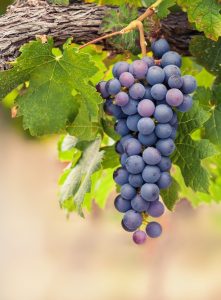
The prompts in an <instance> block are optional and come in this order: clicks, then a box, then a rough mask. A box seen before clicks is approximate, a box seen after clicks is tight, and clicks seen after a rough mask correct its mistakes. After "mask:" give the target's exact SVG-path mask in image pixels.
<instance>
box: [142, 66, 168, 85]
mask: <svg viewBox="0 0 221 300" xmlns="http://www.w3.org/2000/svg"><path fill="white" fill-rule="evenodd" d="M146 79H147V82H148V83H149V84H150V85H154V84H157V83H163V81H164V79H165V73H164V70H162V69H161V68H160V67H158V66H153V67H150V68H149V70H148V72H147V77H146Z"/></svg>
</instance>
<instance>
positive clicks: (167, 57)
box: [161, 51, 181, 67]
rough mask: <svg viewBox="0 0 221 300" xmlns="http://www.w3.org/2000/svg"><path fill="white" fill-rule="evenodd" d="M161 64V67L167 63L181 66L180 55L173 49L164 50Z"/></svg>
mask: <svg viewBox="0 0 221 300" xmlns="http://www.w3.org/2000/svg"><path fill="white" fill-rule="evenodd" d="M161 65H162V66H163V67H165V66H168V65H175V66H177V67H181V56H180V55H179V54H178V53H177V52H174V51H168V52H166V53H165V54H164V55H163V56H162V58H161Z"/></svg>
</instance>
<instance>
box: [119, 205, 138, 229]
mask: <svg viewBox="0 0 221 300" xmlns="http://www.w3.org/2000/svg"><path fill="white" fill-rule="evenodd" d="M123 224H124V225H125V227H126V228H128V229H129V230H133V231H135V230H136V229H137V228H139V227H140V225H141V224H142V216H141V214H140V213H137V212H135V211H134V210H128V211H127V212H126V213H125V214H124V217H123Z"/></svg>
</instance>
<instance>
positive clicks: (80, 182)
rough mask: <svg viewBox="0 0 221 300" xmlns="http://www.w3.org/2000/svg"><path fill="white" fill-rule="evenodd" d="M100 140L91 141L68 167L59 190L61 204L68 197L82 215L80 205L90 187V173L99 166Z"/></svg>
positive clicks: (100, 155)
mask: <svg viewBox="0 0 221 300" xmlns="http://www.w3.org/2000/svg"><path fill="white" fill-rule="evenodd" d="M100 144H101V140H100V139H99V138H98V139H96V140H95V141H94V142H91V143H90V144H89V146H88V147H87V148H86V149H85V150H84V152H83V154H82V157H81V158H80V160H79V162H78V163H77V164H76V165H75V166H74V167H73V168H71V169H70V172H69V174H68V175H67V176H66V179H65V181H64V182H63V184H62V186H61V190H60V203H61V206H62V205H63V203H65V202H66V201H68V202H70V199H71V200H72V202H73V203H74V205H75V206H76V209H77V211H78V213H79V214H81V215H83V212H82V206H83V202H84V198H85V194H86V193H88V192H89V191H90V188H91V175H92V174H93V173H94V172H96V171H97V170H98V169H99V168H100V164H101V160H102V157H103V151H99V149H100Z"/></svg>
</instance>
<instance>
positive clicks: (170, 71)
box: [163, 65, 181, 81]
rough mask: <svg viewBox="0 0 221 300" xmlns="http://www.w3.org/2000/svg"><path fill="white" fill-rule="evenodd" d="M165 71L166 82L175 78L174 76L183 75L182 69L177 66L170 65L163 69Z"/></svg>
mask: <svg viewBox="0 0 221 300" xmlns="http://www.w3.org/2000/svg"><path fill="white" fill-rule="evenodd" d="M163 70H164V73H165V79H166V81H168V80H169V79H170V77H171V76H173V75H177V76H180V75H181V71H180V68H178V67H177V66H175V65H168V66H166V67H165V68H163Z"/></svg>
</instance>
